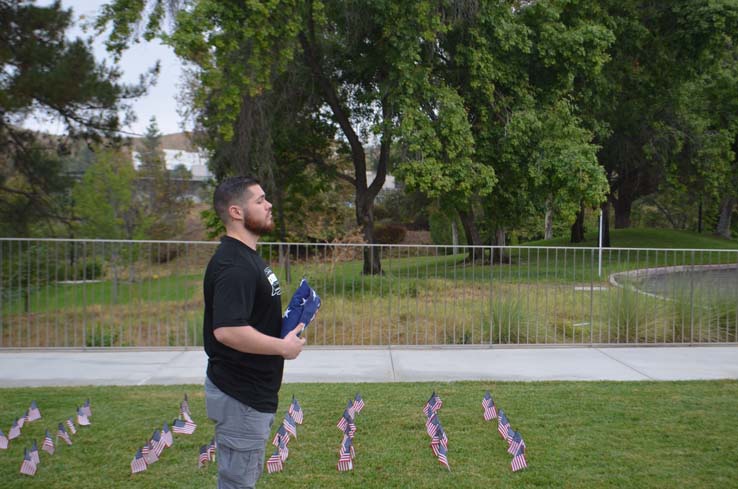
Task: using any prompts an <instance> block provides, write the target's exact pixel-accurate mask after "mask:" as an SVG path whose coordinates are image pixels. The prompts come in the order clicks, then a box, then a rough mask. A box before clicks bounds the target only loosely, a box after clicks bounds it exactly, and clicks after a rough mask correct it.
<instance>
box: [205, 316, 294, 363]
mask: <svg viewBox="0 0 738 489" xmlns="http://www.w3.org/2000/svg"><path fill="white" fill-rule="evenodd" d="M304 327H305V325H304V324H303V323H300V324H298V325H297V327H296V328H295V329H293V330H292V331H290V332H289V334H287V336H285V337H284V338H275V337H273V336H269V335H265V334H264V333H261V332H259V331H257V330H256V328H254V327H253V326H225V327H220V328H215V329H214V330H213V334H214V335H215V339H216V340H218V341H219V342H221V343H223V344H224V345H226V346H228V347H230V348H233V349H234V350H238V351H242V352H244V353H254V354H257V355H279V356H282V357H284V358H286V359H287V360H292V359H293V358H297V356H298V355H299V354H300V352H301V351H302V347H303V346H304V345H305V338H300V337H299V336H297V333H298V332H300V331H302V329H303V328H304Z"/></svg>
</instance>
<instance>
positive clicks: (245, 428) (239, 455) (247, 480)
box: [205, 377, 274, 489]
mask: <svg viewBox="0 0 738 489" xmlns="http://www.w3.org/2000/svg"><path fill="white" fill-rule="evenodd" d="M205 406H206V408H207V412H208V418H210V419H212V420H213V421H215V442H216V443H217V446H218V449H217V450H218V452H217V458H218V489H252V488H253V487H255V486H256V481H258V480H259V476H261V471H262V470H263V467H264V452H265V449H266V447H265V445H266V442H267V440H268V439H269V432H270V430H271V427H272V423H274V414H271V413H262V412H259V411H257V410H256V409H253V408H251V407H249V406H247V405H245V404H243V403H242V402H240V401H237V400H236V399H234V398H232V397H231V396H229V395H228V394H225V393H224V392H222V391H221V390H220V389H218V388H217V387H216V386H215V384H213V383H212V382H211V381H210V379H208V378H207V377H205Z"/></svg>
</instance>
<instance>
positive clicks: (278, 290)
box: [264, 267, 282, 297]
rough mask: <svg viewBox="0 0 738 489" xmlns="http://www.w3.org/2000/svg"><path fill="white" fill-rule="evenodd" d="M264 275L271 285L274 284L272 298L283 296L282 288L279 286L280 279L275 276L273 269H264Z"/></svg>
mask: <svg viewBox="0 0 738 489" xmlns="http://www.w3.org/2000/svg"><path fill="white" fill-rule="evenodd" d="M264 275H266V278H267V280H269V283H270V284H272V297H274V296H275V295H282V287H280V286H279V279H278V278H277V276H276V275H275V274H274V272H272V269H271V268H269V267H266V268H265V269H264Z"/></svg>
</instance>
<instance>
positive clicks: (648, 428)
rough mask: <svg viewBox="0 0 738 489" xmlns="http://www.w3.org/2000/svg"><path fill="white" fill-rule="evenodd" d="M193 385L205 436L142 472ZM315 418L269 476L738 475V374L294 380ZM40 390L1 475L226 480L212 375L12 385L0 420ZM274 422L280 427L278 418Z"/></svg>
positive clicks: (489, 483)
mask: <svg viewBox="0 0 738 489" xmlns="http://www.w3.org/2000/svg"><path fill="white" fill-rule="evenodd" d="M486 389H490V390H491V392H492V395H493V396H494V398H495V401H496V402H497V404H498V406H499V407H502V408H503V409H504V410H505V411H506V413H507V414H508V417H509V419H510V422H511V424H512V426H513V427H514V428H515V429H517V430H519V431H520V432H521V433H522V435H523V437H524V439H525V441H526V444H527V447H528V456H527V458H528V464H529V468H528V469H526V470H524V471H522V472H519V473H512V472H511V471H510V465H509V464H510V459H511V456H510V455H509V454H507V452H506V450H505V449H506V443H504V442H503V441H502V440H501V439H500V437H499V435H498V434H497V431H496V423H495V422H485V421H484V420H483V419H482V408H481V404H480V403H481V399H482V396H483V394H484V391H485V390H486ZM357 390H358V391H360V392H361V393H362V395H363V397H364V399H365V402H366V407H365V408H364V411H363V412H362V413H361V414H359V415H358V416H357V420H356V424H357V428H358V430H357V434H356V437H355V447H356V460H355V469H354V471H353V472H351V473H338V472H337V471H336V468H335V464H336V461H337V459H338V446H339V443H340V441H341V433H340V432H339V431H338V429H337V428H336V427H335V423H336V421H337V420H338V418H339V416H340V414H341V413H342V411H343V408H344V406H345V404H346V401H347V399H349V397H353V395H354V393H355V392H356V391H357ZM433 390H435V391H436V392H437V393H438V394H439V395H440V396H441V397H442V399H443V401H444V405H443V408H442V409H441V410H440V411H439V417H440V420H441V422H442V423H443V425H444V428H445V430H446V432H447V434H448V437H449V462H450V465H451V469H452V470H451V472H450V473H449V472H447V471H446V470H445V469H444V468H443V467H442V466H440V465H439V464H438V462H437V461H436V459H435V458H434V457H433V455H432V453H431V450H430V448H429V445H428V443H429V440H428V436H427V435H426V433H425V429H424V425H423V422H424V419H423V414H422V412H421V408H422V406H423V404H424V402H425V401H426V399H427V398H428V396H429V395H430V393H431V392H432V391H433ZM185 392H187V393H188V394H189V397H190V404H191V407H192V411H193V413H192V414H193V418H194V420H195V421H196V422H198V428H197V431H196V432H195V434H194V435H192V436H185V435H175V443H174V446H173V447H172V448H170V449H167V450H165V452H164V454H163V456H162V459H161V460H160V461H159V462H158V463H156V464H154V465H153V466H151V467H150V468H149V470H148V471H146V472H144V473H140V474H136V475H133V476H132V475H131V474H130V468H129V464H130V461H131V458H132V457H133V454H134V453H135V451H136V448H137V447H138V446H139V445H141V444H142V443H143V442H144V441H145V440H146V439H147V437H150V436H151V433H152V432H153V430H154V429H155V428H157V427H160V426H161V424H162V422H163V421H165V420H166V421H169V422H171V420H172V419H173V418H174V417H175V416H176V415H177V413H178V406H179V401H180V400H181V398H182V395H183V394H184V393H185ZM292 394H294V395H296V396H297V398H298V399H299V400H300V402H301V404H302V407H303V409H304V411H305V423H304V424H303V425H302V426H298V438H297V439H293V440H292V441H291V442H290V445H289V448H290V455H289V459H288V460H287V461H286V463H285V470H284V472H282V473H278V474H271V475H270V474H266V471H265V474H264V475H263V477H262V480H261V482H260V487H264V488H269V487H274V488H305V487H324V488H334V487H344V486H347V487H363V488H369V489H371V488H387V487H397V488H400V487H402V488H404V487H417V488H478V487H516V488H524V487H541V488H548V487H566V488H600V487H602V488H608V487H622V488H672V487H699V488H721V489H722V488H726V487H736V481H737V480H738V458H737V455H736V454H738V423H736V422H735V414H736V412H737V411H738V382H736V381H714V382H627V383H623V382H586V383H585V382H540V383H507V382H504V383H503V382H498V383H494V382H491V383H480V382H458V383H416V384H360V385H357V384H287V385H285V386H284V387H283V389H282V402H281V404H280V409H279V411H278V421H279V420H281V416H282V415H283V414H284V411H285V409H286V406H287V404H288V403H289V399H290V397H291V395H292ZM87 397H90V399H91V401H92V408H93V416H92V426H89V427H86V428H83V429H81V430H80V432H79V433H78V434H77V435H76V436H73V441H74V445H73V446H71V447H67V446H66V445H63V446H59V447H58V448H57V452H56V454H55V455H53V456H49V455H48V454H46V453H44V452H41V454H40V456H41V464H40V466H39V469H38V472H37V473H36V476H35V477H33V478H29V477H26V476H22V475H20V474H19V473H18V471H19V467H20V463H21V458H22V451H23V447H24V446H30V444H31V440H32V439H36V440H37V441H38V443H39V445H40V444H41V441H42V438H43V432H44V429H45V428H47V427H48V428H49V429H51V428H52V427H54V426H56V424H57V423H58V422H59V421H61V420H62V419H65V418H66V417H68V416H70V415H71V414H72V413H74V410H75V407H76V406H77V405H79V404H81V403H82V402H83V401H84V399H85V398H87ZM31 400H36V401H37V403H38V404H39V407H40V409H41V412H42V415H43V419H42V420H40V421H37V422H35V423H31V424H30V425H27V426H26V427H25V428H24V429H23V434H22V436H21V437H20V438H19V439H16V440H14V441H12V442H11V446H10V448H9V449H8V450H4V451H0V480H1V481H2V483H1V484H0V486H2V487H3V488H24V489H25V488H29V489H32V488H35V487H38V488H47V487H52V488H67V487H69V488H80V489H82V488H95V489H97V488H104V487H105V488H107V487H115V488H118V487H136V488H151V489H154V488H160V487H164V488H170V487H171V488H189V487H192V488H202V487H215V479H216V470H215V467H214V466H209V467H207V468H204V469H198V468H197V456H198V447H199V446H200V445H201V444H204V443H207V442H208V441H209V440H210V437H211V436H212V434H213V427H212V424H211V423H210V422H209V421H208V420H207V419H206V416H205V406H204V398H203V392H202V386H195V385H187V386H167V387H163V386H144V387H86V388H85V387H74V388H71V387H70V388H35V389H32V388H22V389H2V390H0V426H2V429H3V431H4V432H5V433H6V434H7V430H8V428H9V427H10V425H11V424H12V420H13V418H14V417H17V416H19V415H21V414H22V413H23V412H25V410H26V408H27V407H28V405H29V404H30V402H31ZM273 431H274V430H273Z"/></svg>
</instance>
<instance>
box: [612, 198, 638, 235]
mask: <svg viewBox="0 0 738 489" xmlns="http://www.w3.org/2000/svg"><path fill="white" fill-rule="evenodd" d="M612 205H613V207H614V209H615V229H625V228H629V227H630V208H631V206H632V205H633V198H632V197H631V196H630V195H622V196H619V197H618V198H617V199H613V201H612Z"/></svg>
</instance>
